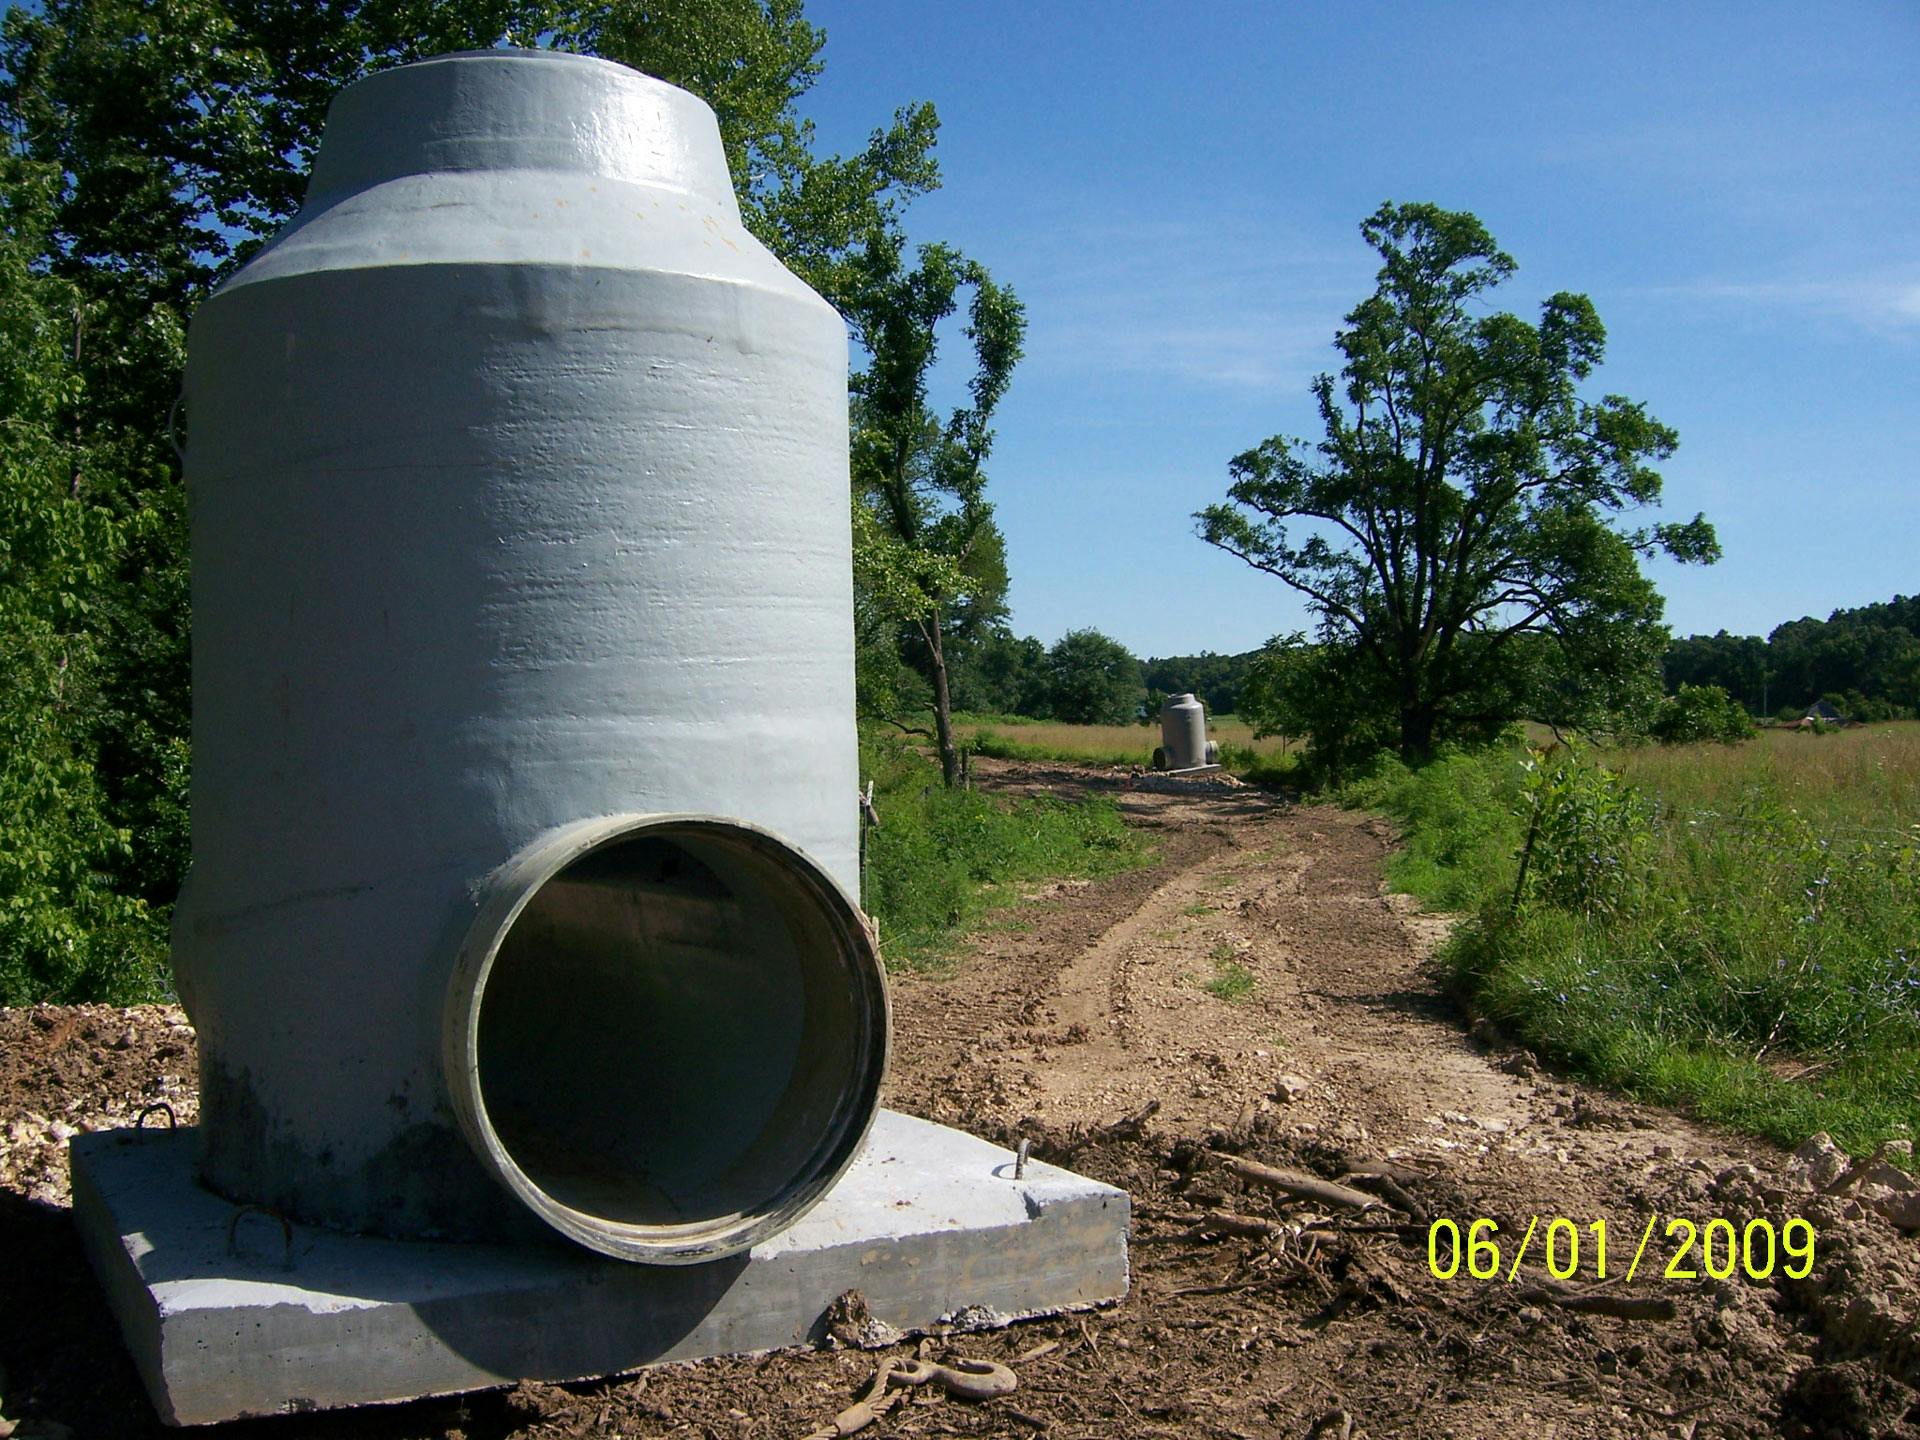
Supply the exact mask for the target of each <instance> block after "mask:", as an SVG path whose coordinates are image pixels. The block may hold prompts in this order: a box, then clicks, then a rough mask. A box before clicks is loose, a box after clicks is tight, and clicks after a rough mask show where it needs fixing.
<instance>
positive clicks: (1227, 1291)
mask: <svg viewBox="0 0 1920 1440" xmlns="http://www.w3.org/2000/svg"><path fill="white" fill-rule="evenodd" d="M1273 1279H1274V1277H1273V1276H1271V1275H1256V1276H1254V1277H1253V1278H1252V1279H1251V1280H1227V1281H1222V1282H1221V1283H1220V1284H1217V1285H1188V1286H1184V1287H1183V1288H1181V1289H1179V1290H1169V1291H1167V1292H1166V1293H1165V1294H1163V1295H1150V1296H1148V1297H1147V1298H1148V1299H1149V1300H1180V1299H1184V1298H1187V1297H1189V1296H1193V1295H1235V1294H1238V1293H1239V1292H1240V1291H1242V1290H1251V1289H1253V1288H1254V1287H1255V1286H1258V1285H1267V1284H1271V1283H1272V1281H1273Z"/></svg>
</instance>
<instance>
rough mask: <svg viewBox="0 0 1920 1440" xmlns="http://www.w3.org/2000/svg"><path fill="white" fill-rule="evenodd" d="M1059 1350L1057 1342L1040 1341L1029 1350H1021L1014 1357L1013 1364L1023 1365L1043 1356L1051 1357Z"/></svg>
mask: <svg viewBox="0 0 1920 1440" xmlns="http://www.w3.org/2000/svg"><path fill="white" fill-rule="evenodd" d="M1059 1348H1060V1342H1059V1341H1058V1340H1042V1341H1041V1342H1040V1343H1039V1344H1038V1345H1036V1346H1034V1347H1033V1348H1032V1349H1031V1350H1022V1351H1021V1352H1020V1353H1019V1354H1018V1355H1016V1356H1014V1357H1013V1363H1014V1364H1016V1365H1025V1364H1028V1363H1029V1362H1031V1361H1034V1360H1038V1359H1039V1358H1040V1357H1041V1356H1043V1355H1051V1354H1052V1353H1053V1352H1054V1351H1056V1350H1058V1349H1059Z"/></svg>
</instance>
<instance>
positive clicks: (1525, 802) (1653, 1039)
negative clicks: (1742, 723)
mask: <svg viewBox="0 0 1920 1440" xmlns="http://www.w3.org/2000/svg"><path fill="white" fill-rule="evenodd" d="M1772 739H1773V743H1772V744H1771V745H1770V744H1769V742H1768V741H1767V740H1766V739H1762V740H1760V741H1757V742H1755V743H1754V744H1752V745H1747V746H1742V747H1740V748H1739V749H1736V750H1729V749H1726V748H1723V747H1720V746H1716V745H1707V746H1703V747H1695V748H1694V749H1692V750H1686V751H1680V750H1674V751H1669V750H1665V749H1662V748H1660V747H1642V748H1639V749H1631V750H1623V751H1620V752H1618V753H1617V754H1616V755H1611V756H1607V757H1604V758H1602V757H1598V756H1595V755H1592V754H1582V753H1575V752H1569V751H1566V750H1564V749H1561V750H1556V751H1555V752H1554V753H1553V754H1552V755H1550V756H1549V755H1541V754H1537V753H1535V754H1525V753H1521V752H1517V751H1515V750H1512V749H1494V750H1484V751H1480V752H1476V753H1474V754H1471V755H1468V754H1458V753H1453V754H1448V755H1446V756H1444V757H1443V758H1442V759H1441V760H1439V761H1437V762H1435V763H1433V764H1430V765H1427V766H1424V767H1422V768H1419V769H1417V770H1413V769H1408V768H1407V767H1404V766H1401V765H1399V764H1398V763H1397V762H1393V763H1388V764H1385V765H1383V766H1381V767H1380V768H1379V769H1378V770H1376V772H1375V773H1374V774H1373V775H1372V776H1371V777H1369V778H1368V779H1367V780H1365V781H1364V782H1361V783H1360V784H1358V785H1356V786H1354V787H1351V788H1350V790H1349V793H1348V797H1347V798H1349V799H1351V800H1356V801H1361V802H1364V803H1368V804H1371V805H1375V806H1377V807H1379V808H1382V809H1385V810H1386V811H1388V813H1390V814H1392V815H1394V816H1395V817H1396V818H1398V819H1399V820H1400V821H1401V823H1402V824H1403V826H1404V827H1405V828H1406V831H1407V838H1408V848H1407V852H1406V854H1405V855H1404V856H1403V857H1402V858H1400V859H1399V860H1397V861H1396V862H1395V866H1394V869H1393V872H1392V875H1393V879H1394V881H1395V883H1396V884H1398V885H1400V886H1402V887H1403V888H1406V889H1410V890H1412V891H1413V892H1414V893H1416V894H1419V895H1421V896H1423V898H1426V899H1428V900H1430V901H1432V902H1434V903H1438V904H1441V905H1444V906H1446V907H1447V908H1450V909H1456V910H1463V911H1466V912H1468V917H1467V918H1466V919H1465V920H1464V921H1463V922H1462V924H1461V925H1460V926H1459V928H1458V929H1457V930H1456V932H1455V936H1454V939H1453V941H1452V943H1451V945H1450V946H1449V948H1448V951H1447V952H1446V956H1445V959H1446V961H1447V963H1448V964H1449V966H1450V967H1451V970H1452V973H1453V978H1454V981H1455V983H1456V984H1457V985H1458V986H1459V988H1460V989H1461V990H1462V991H1464V992H1465V993H1466V994H1467V996H1468V997H1469V999H1470V1001H1471V1003H1472V1004H1473V1005H1474V1006H1475V1007H1476V1008H1478V1009H1480V1010H1483V1011H1484V1012H1486V1013H1488V1014H1490V1015H1491V1016H1492V1017H1493V1018H1495V1019H1496V1020H1498V1021H1499V1023H1500V1024H1501V1025H1502V1026H1503V1027H1504V1028H1505V1029H1506V1030H1507V1031H1508V1032H1509V1033H1511V1034H1512V1035H1514V1036H1515V1038H1517V1039H1519V1040H1520V1041H1522V1042H1523V1043H1525V1044H1527V1045H1528V1046H1529V1047H1531V1048H1533V1049H1534V1050H1535V1051H1536V1052H1537V1053H1540V1054H1542V1055H1549V1056H1552V1057H1554V1058H1555V1059H1557V1060H1559V1061H1561V1062H1562V1063H1565V1064H1568V1065H1570V1066H1572V1067H1574V1068H1576V1069H1577V1070H1579V1071H1580V1072H1582V1073H1584V1074H1586V1075H1589V1076H1592V1077H1593V1078H1596V1079H1598V1080H1601V1081H1603V1082H1605V1083H1610V1084H1615V1085H1621V1086H1624V1087H1626V1088H1628V1089H1630V1090H1632V1091H1635V1092H1637V1093H1640V1094H1644V1095H1647V1096H1649V1097H1651V1098H1655V1099H1660V1100H1666V1101H1682V1102H1685V1103H1688V1104H1690V1105H1692V1106H1694V1107H1696V1108H1697V1109H1699V1110H1700V1111H1702V1112H1703V1113H1705V1114H1707V1115H1709V1116H1711V1117H1713V1118H1717V1119H1720V1120H1724V1121H1728V1122H1731V1123H1734V1124H1738V1125H1742V1126H1747V1127H1751V1128H1753V1129H1756V1130H1759V1131H1760V1132H1762V1133H1764V1134H1767V1135H1770V1136H1772V1137H1773V1138H1775V1139H1777V1140H1781V1141H1784V1142H1788V1143H1798V1141H1800V1140H1802V1139H1804V1138H1805V1137H1806V1136H1807V1135H1808V1134H1809V1133H1811V1132H1812V1131H1814V1130H1818V1129H1826V1130H1830V1131H1832V1132H1833V1134H1834V1135H1835V1136H1836V1138H1838V1139H1839V1140H1840V1141H1841V1142H1842V1143H1843V1144H1845V1145H1847V1146H1848V1147H1850V1148H1853V1149H1855V1150H1864V1149H1869V1148H1871V1147H1872V1146H1873V1145H1874V1144H1876V1143H1877V1142H1878V1141H1880V1140H1882V1139H1887V1138H1891V1137H1893V1136H1896V1135H1910V1134H1911V1133H1912V1131H1913V1129H1914V1128H1915V1127H1916V1126H1920V1101H1916V1096H1920V828H1916V827H1912V826H1906V827H1904V828H1903V825H1902V822H1903V821H1905V820H1907V819H1910V818H1911V817H1912V814H1913V813H1914V812H1913V810H1912V803H1913V799H1914V797H1915V795H1916V794H1920V768H1916V764H1915V759H1916V756H1920V746H1916V744H1915V743H1914V737H1913V736H1912V735H1910V734H1909V735H1906V736H1904V737H1903V736H1901V735H1897V734H1894V733H1893V732H1891V731H1876V732H1872V733H1865V732H1852V734H1850V735H1849V737H1847V739H1846V740H1845V741H1844V742H1843V741H1838V740H1836V741H1835V742H1833V744H1834V745H1839V744H1843V743H1844V744H1846V745H1848V746H1850V747H1852V748H1853V749H1855V750H1856V752H1857V753H1856V754H1855V755H1854V757H1853V760H1854V763H1853V765H1852V767H1851V768H1850V769H1849V768H1842V767H1836V766H1834V764H1833V757H1832V754H1831V747H1830V746H1814V747H1809V746H1808V745H1806V744H1805V742H1804V741H1801V740H1799V739H1798V738H1797V737H1794V736H1790V735H1785V734H1781V735H1777V736H1775V737H1772ZM1643 777H1644V778H1643Z"/></svg>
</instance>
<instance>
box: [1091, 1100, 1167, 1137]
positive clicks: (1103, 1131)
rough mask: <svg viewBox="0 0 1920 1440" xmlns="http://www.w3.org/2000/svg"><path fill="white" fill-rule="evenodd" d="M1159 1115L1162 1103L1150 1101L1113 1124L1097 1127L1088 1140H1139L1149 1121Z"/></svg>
mask: <svg viewBox="0 0 1920 1440" xmlns="http://www.w3.org/2000/svg"><path fill="white" fill-rule="evenodd" d="M1159 1113H1160V1102H1159V1101H1158V1100H1149V1101H1148V1102H1147V1103H1146V1104H1144V1105H1142V1106H1141V1107H1140V1108H1139V1109H1138V1110H1136V1111H1134V1112H1133V1114H1131V1115H1123V1116H1122V1117H1121V1118H1120V1119H1118V1120H1115V1121H1113V1122H1112V1123H1111V1124H1107V1125H1096V1126H1095V1127H1094V1128H1093V1129H1092V1130H1090V1131H1088V1132H1087V1139H1088V1140H1090V1141H1106V1140H1138V1139H1139V1138H1140V1136H1141V1133H1142V1132H1143V1131H1145V1130H1146V1128H1147V1121H1149V1120H1151V1119H1152V1118H1153V1117H1154V1116H1156V1115H1158V1114H1159Z"/></svg>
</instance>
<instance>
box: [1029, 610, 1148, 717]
mask: <svg viewBox="0 0 1920 1440" xmlns="http://www.w3.org/2000/svg"><path fill="white" fill-rule="evenodd" d="M1140 677H1141V670H1140V662H1139V660H1138V659H1136V658H1135V657H1134V654H1133V652H1132V651H1130V650H1128V649H1127V647H1126V646H1124V645H1122V644H1121V643H1120V642H1119V641H1118V640H1115V639H1114V638H1113V637H1112V636H1111V635H1103V634H1102V633H1101V632H1100V631H1098V630H1069V631H1068V632H1067V633H1066V634H1065V635H1062V636H1061V637H1060V638H1059V639H1058V640H1056V641H1054V642H1053V648H1052V649H1050V650H1048V651H1047V679H1048V682H1049V683H1048V693H1049V697H1050V704H1051V708H1052V711H1053V718H1054V719H1056V720H1064V721H1066V722H1067V723H1068V724H1070V725H1131V724H1132V723H1133V722H1134V721H1135V720H1136V719H1138V718H1139V715H1140V700H1141V697H1142V696H1143V695H1144V694H1145V693H1146V687H1145V686H1144V685H1143V684H1142V683H1141V678H1140Z"/></svg>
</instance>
